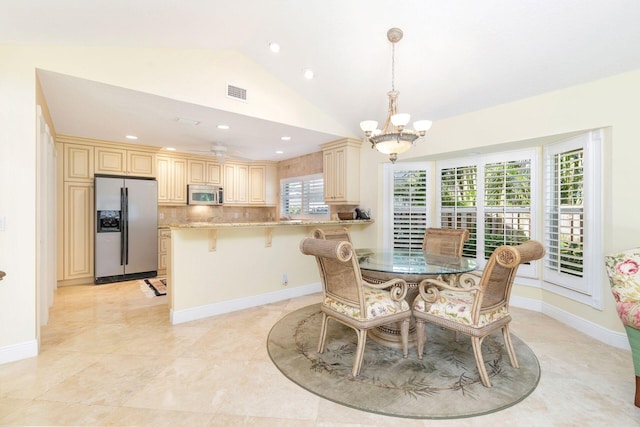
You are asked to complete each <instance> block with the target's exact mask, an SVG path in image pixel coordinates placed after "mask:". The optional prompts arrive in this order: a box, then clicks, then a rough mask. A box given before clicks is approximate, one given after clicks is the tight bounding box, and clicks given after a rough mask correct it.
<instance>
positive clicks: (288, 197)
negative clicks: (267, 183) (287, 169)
mask: <svg viewBox="0 0 640 427" xmlns="http://www.w3.org/2000/svg"><path fill="white" fill-rule="evenodd" d="M328 215H329V207H328V206H327V205H326V204H325V203H324V179H323V177H322V174H321V173H320V174H314V175H306V176H299V177H293V178H286V179H282V180H280V216H281V217H287V218H293V219H300V218H316V219H317V218H319V217H321V216H325V217H327V216H328Z"/></svg>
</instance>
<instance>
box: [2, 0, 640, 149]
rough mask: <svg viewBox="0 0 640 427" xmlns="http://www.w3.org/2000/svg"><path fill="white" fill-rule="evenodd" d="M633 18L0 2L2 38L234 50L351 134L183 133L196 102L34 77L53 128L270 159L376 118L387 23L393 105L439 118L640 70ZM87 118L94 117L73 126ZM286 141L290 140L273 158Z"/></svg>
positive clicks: (419, 6)
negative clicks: (394, 33)
mask: <svg viewBox="0 0 640 427" xmlns="http://www.w3.org/2000/svg"><path fill="white" fill-rule="evenodd" d="M638 22H640V2H639V1H637V0H607V1H602V0H562V1H558V0H518V1H505V0H483V1H477V0H450V1H441V0H395V1H392V0H305V1H295V0H288V1H287V0H238V1H220V0H163V1H157V0H109V1H102V0H98V1H85V2H78V1H75V0H57V1H55V2H50V1H46V0H39V1H38V0H20V1H13V2H11V3H9V2H2V4H0V44H42V45H72V46H73V45H84V46H120V47H152V48H185V49H186V48H198V49H232V50H236V51H238V52H240V53H242V54H243V55H246V56H247V57H248V58H249V59H250V60H252V61H253V62H255V63H256V64H257V65H258V66H260V67H262V68H263V69H264V70H266V72H268V73H271V74H272V75H273V76H275V78H277V79H278V80H280V81H281V82H283V83H284V84H285V85H286V86H288V87H289V88H291V89H292V90H294V91H295V92H297V93H298V94H299V95H300V96H302V97H303V98H305V99H306V100H307V101H308V102H309V103H311V104H312V105H314V106H316V107H317V108H319V109H320V110H322V111H324V113H325V114H327V115H328V116H330V117H332V118H333V119H334V120H335V121H336V122H338V123H340V124H341V125H342V126H343V127H344V129H346V130H347V132H348V133H349V135H335V134H333V133H331V132H322V131H318V130H317V129H316V130H308V129H300V128H295V127H292V126H290V125H286V124H281V123H273V122H268V121H264V120H260V119H256V118H251V117H245V116H242V115H237V114H230V113H229V112H225V111H217V110H216V111H207V112H206V113H208V114H209V116H210V115H219V118H220V120H219V121H218V122H223V121H225V120H226V121H231V122H232V123H233V124H232V125H231V129H229V130H228V131H226V132H227V133H215V132H217V131H212V130H211V128H210V127H206V126H205V127H198V126H195V127H193V129H192V130H185V128H184V126H178V125H177V124H176V123H175V117H179V116H187V117H188V116H189V115H191V116H194V115H197V114H200V113H204V111H201V110H200V109H201V108H204V107H200V106H195V105H189V104H185V103H183V102H179V101H176V100H172V99H168V98H162V99H160V98H159V97H154V96H150V95H143V94H140V93H137V92H134V91H131V90H127V89H123V88H118V87H112V86H108V85H104V84H101V83H97V82H89V81H80V80H79V79H76V78H75V77H73V76H66V75H63V74H58V73H55V72H47V73H42V75H41V76H40V77H41V79H42V82H43V87H44V90H45V95H46V96H47V101H48V103H49V107H50V109H51V112H52V117H53V120H54V124H55V126H56V130H57V131H58V132H59V133H62V134H71V135H77V136H84V137H90V138H97V139H106V140H114V141H120V140H123V136H124V133H125V132H130V130H128V129H130V127H131V126H130V124H127V126H126V127H125V126H123V123H122V121H123V120H131V119H132V117H133V118H135V120H136V122H135V125H136V130H135V132H137V133H139V134H141V135H145V134H147V133H149V134H156V133H159V131H161V134H162V135H163V139H162V140H158V139H153V141H147V142H145V143H147V144H158V145H169V142H171V145H174V146H180V145H183V146H184V147H189V148H190V149H193V148H194V146H196V147H200V148H201V149H202V150H204V151H207V150H208V149H209V146H210V145H211V143H212V142H214V141H215V142H219V143H222V144H226V145H228V146H229V147H230V149H231V150H236V149H237V150H238V154H240V155H242V156H244V157H248V158H261V159H271V160H279V159H283V158H289V157H293V156H296V155H301V154H305V153H307V152H313V151H317V150H318V144H319V143H322V142H326V141H330V140H332V139H335V138H336V137H342V136H354V137H360V135H361V133H360V129H359V122H360V121H361V120H364V119H375V120H378V121H379V122H381V121H383V120H384V118H385V114H386V109H387V98H386V92H387V91H388V90H390V89H391V44H390V43H389V42H388V41H387V39H386V32H387V30H388V29H389V28H391V27H399V28H401V29H402V30H403V31H404V38H403V40H402V41H401V42H400V43H398V44H397V45H396V52H395V57H396V60H395V61H396V64H395V65H396V71H395V86H396V89H398V90H399V91H400V97H399V107H400V108H399V109H400V110H401V111H402V112H408V113H410V114H411V115H412V118H413V119H419V118H424V119H430V120H434V121H437V120H439V119H443V118H446V117H450V116H454V115H458V114H462V113H465V112H469V111H474V110H478V109H482V108H485V107H490V106H493V105H497V104H501V103H505V102H509V101H513V100H517V99H521V98H525V97H529V96H534V95H537V94H540V93H544V92H548V91H553V90H557V89H562V88H564V87H568V86H572V85H576V84H580V83H585V82H588V81H591V80H596V79H599V78H603V77H607V76H611V75H615V74H619V73H623V72H626V71H630V70H634V69H638V68H640V49H638V46H640V25H638ZM270 42H277V43H278V44H279V45H280V46H281V50H280V52H279V53H278V54H274V53H273V52H271V51H270V50H269V48H268V45H269V43H270ZM305 68H311V69H312V70H313V71H314V73H315V77H314V78H313V79H312V80H307V79H305V78H304V77H303V76H302V70H303V69H305ZM53 71H55V70H53ZM79 88H82V90H79ZM123 102H126V104H127V105H128V106H129V108H128V109H127V111H125V112H122V114H121V113H120V112H119V111H118V110H119V109H118V107H117V106H118V105H123V104H122V103H123ZM105 111H109V112H110V113H109V114H105ZM132 111H138V112H139V113H140V114H137V115H136V114H133V115H132V114H131V112H132ZM125 113H126V114H125ZM96 114H99V115H100V116H102V117H104V121H101V122H100V123H99V124H96V123H95V120H94V121H90V120H83V117H88V115H93V117H95V116H96ZM168 117H171V118H172V119H171V120H168ZM169 122H172V123H169ZM214 122H216V120H212V123H214ZM92 123H93V124H92ZM125 129H127V130H125ZM79 133H81V134H79ZM256 134H258V135H261V136H262V137H261V138H260V143H259V144H260V145H259V146H258V145H255V144H256V143H255V140H256V136H255V135H256ZM283 135H289V136H292V140H293V141H295V148H293V147H294V146H293V145H292V146H289V147H287V149H286V150H285V153H284V154H274V151H275V150H277V149H282V146H283V143H282V141H281V140H280V136H283Z"/></svg>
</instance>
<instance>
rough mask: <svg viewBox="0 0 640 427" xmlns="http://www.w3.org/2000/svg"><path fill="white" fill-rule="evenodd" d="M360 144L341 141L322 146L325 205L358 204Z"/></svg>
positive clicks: (354, 141)
mask: <svg viewBox="0 0 640 427" xmlns="http://www.w3.org/2000/svg"><path fill="white" fill-rule="evenodd" d="M361 144H362V142H361V141H357V140H353V139H343V140H339V141H335V142H330V143H327V144H323V145H322V153H323V177H324V202H325V203H327V204H349V205H357V204H359V203H360V145H361Z"/></svg>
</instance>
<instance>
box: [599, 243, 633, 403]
mask: <svg viewBox="0 0 640 427" xmlns="http://www.w3.org/2000/svg"><path fill="white" fill-rule="evenodd" d="M605 267H606V269H607V275H608V276H609V283H610V285H611V293H612V294H613V298H614V299H615V301H616V311H617V312H618V317H620V320H621V321H622V325H623V326H624V330H625V332H626V334H627V339H628V340H629V345H630V347H631V359H632V360H633V370H634V373H635V376H636V390H635V400H634V404H635V405H636V406H638V407H640V248H634V249H627V250H625V251H621V252H618V253H614V254H610V255H607V256H605Z"/></svg>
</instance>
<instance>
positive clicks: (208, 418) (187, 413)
mask: <svg viewBox="0 0 640 427" xmlns="http://www.w3.org/2000/svg"><path fill="white" fill-rule="evenodd" d="M318 300H319V295H317V294H316V295H311V296H307V297H301V298H296V299H293V300H288V301H283V302H280V303H276V304H268V305H264V306H261V307H256V308H252V309H248V310H243V311H240V312H235V313H230V314H226V315H221V316H217V317H212V318H208V319H202V320H198V321H194V322H190V323H186V324H181V325H177V326H171V325H170V324H169V320H168V317H169V314H168V308H167V304H166V297H154V298H148V297H147V296H145V295H144V293H143V292H142V291H141V290H140V287H139V285H138V283H137V282H124V283H117V284H110V285H101V286H74V287H65V288H60V289H59V290H58V291H57V294H56V299H55V305H54V307H53V308H52V309H51V318H50V322H49V325H48V326H46V327H44V328H43V329H42V351H41V354H40V355H39V356H38V357H37V358H32V359H28V360H22V361H18V362H13V363H8V364H4V365H0V425H12V426H15V425H19V426H23V425H73V426H80V425H81V426H107V425H119V426H134V425H135V426H152V425H153V426H190V427H191V426H225V427H228V426H296V427H299V426H302V427H304V426H327V427H329V426H400V425H402V426H433V425H444V426H486V425H492V426H514V425H518V426H520V425H522V426H605V425H616V426H634V425H635V426H638V425H640V408H636V407H635V406H633V403H632V402H633V392H634V377H633V367H632V364H631V356H630V352H628V351H625V350H619V349H616V348H613V347H610V346H607V345H604V344H602V343H600V342H598V341H595V340H593V339H591V338H589V337H587V336H585V335H583V334H581V333H578V332H576V331H575V330H573V329H571V328H568V327H566V326H564V325H562V324H561V323H559V322H557V321H555V320H553V319H551V318H549V317H547V316H544V315H542V314H539V313H535V312H530V311H526V310H521V309H514V310H513V317H514V320H513V323H512V325H513V327H512V331H513V333H514V334H516V335H517V336H519V337H520V338H521V339H523V340H524V341H525V342H526V343H527V344H528V345H529V346H530V347H531V348H532V349H533V351H534V352H535V353H536V355H537V356H538V358H539V360H540V364H541V368H542V376H541V380H540V384H539V385H538V387H537V389H536V390H535V391H534V392H533V394H531V395H530V396H529V397H527V398H526V399H525V400H524V401H522V402H521V403H519V404H517V405H515V406H514V407H511V408H508V409H506V410H504V411H500V412H497V413H494V414H489V415H484V416H480V417H475V418H467V419H458V420H446V421H442V420H440V421H432V420H413V419H402V418H394V417H385V416H380V415H375V414H370V413H366V412H361V411H358V410H354V409H350V408H347V407H343V406H341V405H338V404H335V403H332V402H330V401H327V400H324V399H322V398H319V397H317V396H315V395H313V394H311V393H309V392H307V391H305V390H303V389H302V388H300V387H299V386H297V385H296V384H293V383H292V382H290V381H289V380H287V379H286V378H285V377H284V376H283V375H282V374H281V373H280V372H279V371H278V370H277V369H276V368H275V366H274V365H273V364H272V363H271V361H270V359H269V356H268V354H267V351H266V337H267V334H268V332H269V330H270V328H271V326H272V325H273V324H274V323H275V322H276V321H277V320H278V319H279V318H280V317H282V316H283V315H284V314H286V313H288V312H290V311H292V310H295V309H297V308H299V307H302V306H305V305H308V304H311V303H314V302H317V301H318Z"/></svg>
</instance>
